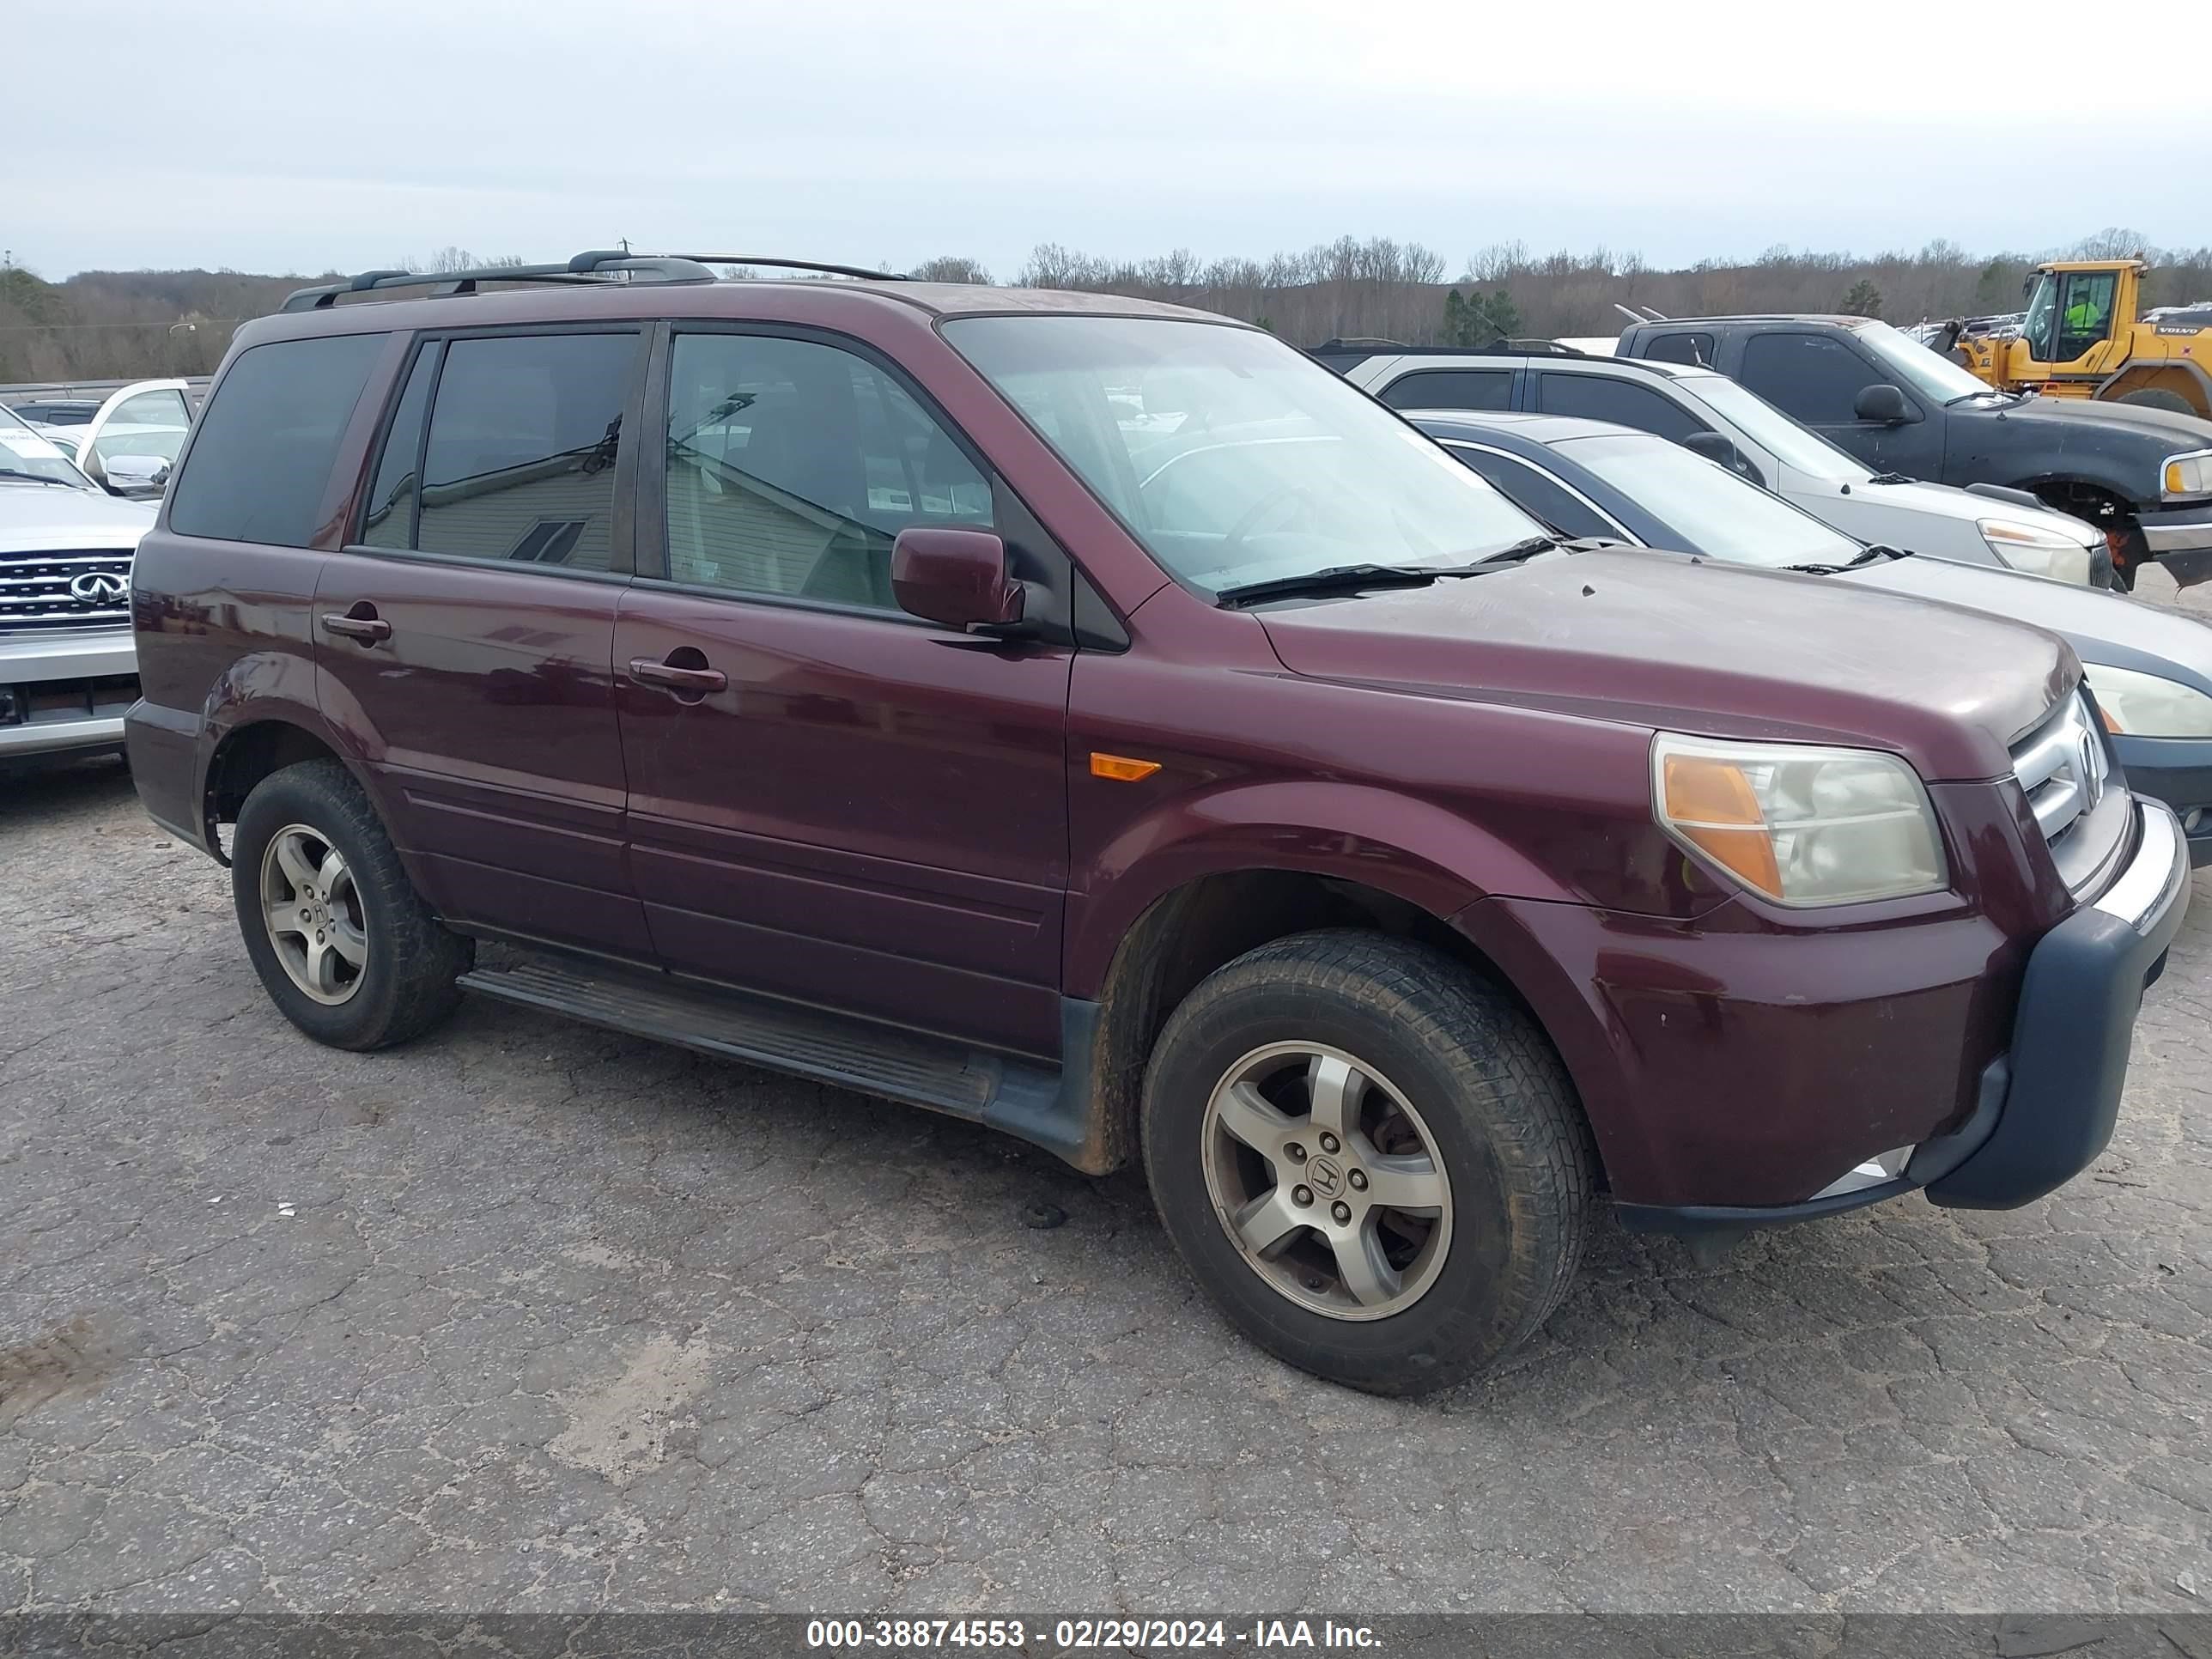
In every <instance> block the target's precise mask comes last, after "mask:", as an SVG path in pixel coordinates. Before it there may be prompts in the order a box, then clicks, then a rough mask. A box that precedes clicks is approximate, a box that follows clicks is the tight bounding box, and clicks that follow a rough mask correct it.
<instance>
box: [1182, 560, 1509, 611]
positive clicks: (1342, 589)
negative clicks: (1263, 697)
mask: <svg viewBox="0 0 2212 1659" xmlns="http://www.w3.org/2000/svg"><path fill="white" fill-rule="evenodd" d="M1481 570H1482V566H1480V565H1455V564H1427V565H1422V564H1333V565H1330V566H1329V567H1328V568H1326V569H1323V570H1306V571H1301V572H1300V573H1299V574H1297V575H1295V576H1270V577H1268V578H1267V580H1264V581H1256V582H1238V583H1237V585H1236V586H1233V587H1225V588H1223V589H1222V590H1221V591H1220V592H1218V593H1216V594H1215V595H1214V596H1213V600H1214V603H1215V604H1216V605H1249V604H1250V603H1252V602H1253V601H1254V600H1255V599H1288V598H1291V597H1292V596H1294V595H1297V594H1304V593H1356V592H1359V590H1360V589H1362V588H1365V587H1426V586H1428V585H1429V584H1430V583H1431V582H1432V581H1435V580H1437V578H1438V577H1440V576H1473V575H1478V574H1480V573H1481Z"/></svg>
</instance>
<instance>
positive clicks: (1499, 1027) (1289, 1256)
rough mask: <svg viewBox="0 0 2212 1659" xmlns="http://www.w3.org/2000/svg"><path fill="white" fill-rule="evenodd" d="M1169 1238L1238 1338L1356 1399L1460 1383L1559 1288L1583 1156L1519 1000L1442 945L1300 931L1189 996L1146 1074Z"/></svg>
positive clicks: (1153, 1158)
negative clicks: (1341, 1386) (1358, 1392)
mask: <svg viewBox="0 0 2212 1659" xmlns="http://www.w3.org/2000/svg"><path fill="white" fill-rule="evenodd" d="M1144 1134H1145V1167H1146V1174H1147V1176H1149V1177H1150V1180H1151V1182H1152V1195H1153V1199H1154V1201H1155V1202H1156V1203H1157V1204H1158V1206H1159V1211H1160V1215H1161V1218H1162V1220H1163V1222H1164V1225H1165V1226H1166V1228H1167V1231H1168V1234H1169V1236H1170V1237H1171V1238H1172V1239H1173V1240H1174V1241H1175V1244H1176V1249H1177V1250H1178V1251H1180V1252H1181V1254H1182V1257H1183V1259H1184V1261H1186V1262H1188V1264H1189V1266H1190V1268H1191V1271H1192V1272H1193V1273H1194V1274H1196V1276H1197V1277H1198V1279H1199V1281H1200V1284H1201V1285H1204V1287H1205V1288H1206V1292H1207V1294H1208V1295H1209V1296H1211V1297H1212V1298H1213V1300H1214V1301H1215V1302H1216V1303H1217V1304H1218V1305H1219V1306H1220V1308H1221V1309H1222V1310H1223V1311H1224V1312H1225V1313H1226V1314H1227V1315H1228V1316H1229V1317H1230V1318H1231V1320H1233V1321H1234V1322H1236V1323H1237V1325H1238V1326H1239V1327H1240V1328H1243V1331H1244V1332H1245V1333H1246V1334H1248V1335H1249V1336H1250V1337H1251V1338H1252V1340H1255V1342H1257V1343H1259V1344H1260V1345H1261V1346H1263V1347H1265V1348H1267V1350H1269V1351H1270V1352H1273V1353H1274V1354H1276V1355H1278V1356H1279V1357H1280V1358H1284V1359H1285V1360H1288V1361H1289V1362H1290V1363H1291V1364H1294V1365H1297V1366H1300V1367H1302V1368H1303V1369H1304V1370H1310V1371H1314V1372H1316V1373H1318V1374H1319V1375H1321V1376H1326V1377H1329V1378H1332V1379H1334V1381H1337V1382H1340V1383H1348V1384H1349V1385H1351V1386H1352V1387H1353V1388H1358V1389H1368V1390H1370V1391H1371V1392H1373V1393H1376V1394H1394V1395H1409V1394H1419V1393H1424V1392H1426V1391H1428V1390H1430V1389H1437V1388H1442V1387H1443V1386H1445V1385H1447V1384H1449V1383H1455V1382H1458V1381H1461V1380H1462V1379H1463V1378H1465V1377H1467V1376H1470V1375H1472V1374H1473V1373H1474V1372H1475V1371H1477V1370H1480V1369H1482V1368H1483V1367H1484V1366H1485V1365H1487V1364H1490V1363H1491V1362H1492V1361H1493V1360H1495V1359H1497V1358H1499V1357H1500V1356H1501V1355H1503V1354H1504V1353H1506V1352H1509V1351H1510V1349H1511V1348H1512V1347H1513V1346H1515V1345H1516V1344H1517V1343H1519V1342H1521V1341H1522V1340H1523V1339H1525V1338H1526V1337H1527V1336H1528V1335H1529V1334H1531V1333H1532V1332H1534V1330H1535V1328H1537V1327H1538V1326H1539V1325H1541V1323H1542V1322H1544V1320H1545V1318H1546V1317H1547V1316H1548V1315H1549V1314H1550V1313H1551V1311H1552V1310H1553V1308H1554V1307H1555V1306H1557V1305H1558V1304H1559V1299H1560V1297H1562V1296H1563V1295H1565V1291H1566V1288H1567V1286H1568V1285H1569V1283H1570V1282H1571V1280H1572V1279H1573V1277H1574V1273H1575V1268H1576V1267H1577V1263H1578V1262H1579V1261H1580V1260H1581V1255H1582V1249H1583V1235H1584V1231H1585V1225H1586V1219H1587V1213H1588V1211H1589V1194H1590V1188H1591V1166H1592V1163H1593V1158H1592V1155H1591V1152H1590V1147H1589V1135H1588V1131H1587V1128H1586V1127H1585V1125H1584V1123H1583V1117H1582V1114H1581V1112H1580V1110H1579V1109H1578V1108H1577V1104H1576V1103H1575V1099H1574V1095H1573V1091H1572V1089H1571V1086H1570V1085H1569V1084H1568V1081H1567V1079H1566V1075H1565V1071H1564V1069H1563V1068H1562V1067H1561V1066H1560V1064H1559V1059H1558V1057H1557V1056H1556V1055H1555V1054H1553V1051H1552V1048H1551V1046H1550V1044H1549V1043H1548V1042H1547V1041H1546V1040H1545V1038H1544V1036H1543V1035H1542V1033H1541V1031H1539V1030H1537V1029H1536V1027H1535V1025H1534V1023H1533V1022H1532V1021H1531V1020H1530V1019H1529V1018H1528V1016H1527V1015H1526V1014H1525V1013H1524V1012H1522V1011H1521V1009H1520V1008H1519V1007H1518V1006H1516V1005H1515V1004H1514V1003H1513V1002H1512V1001H1511V1000H1510V999H1509V998H1507V997H1505V996H1504V995H1503V994H1500V993H1498V991H1496V990H1494V989H1492V987H1489V986H1487V985H1486V984H1484V983H1483V982H1482V981H1480V979H1478V978H1477V977H1476V976H1475V975H1474V974H1472V973H1470V972H1469V971H1468V969H1466V968H1465V967H1464V966H1462V964H1461V963H1457V962H1455V961H1454V960H1453V959H1452V958H1451V957H1448V956H1446V955H1444V954H1443V952H1441V951H1435V950H1432V949H1430V948H1429V947H1427V946H1425V945H1416V944H1413V943H1410V942H1408V941H1406V940H1402V939H1391V938H1388V937H1385V936H1383V935H1381V934H1376V933H1358V932H1328V933H1303V934H1298V935H1297V936H1294V937H1292V938H1290V939H1279V940H1277V941H1275V942H1274V943H1273V944H1269V945H1261V947H1260V948H1259V949H1257V950H1255V951H1250V952H1249V953H1248V954H1246V955H1244V956H1243V957H1238V958H1237V960H1236V961H1234V962H1232V963H1229V964H1228V965H1227V966H1226V967H1225V968H1223V969H1219V970H1218V972H1216V973H1215V974H1213V975H1212V976H1211V977H1209V978H1208V979H1206V981H1204V982H1203V983H1201V984H1200V986H1199V987H1198V988H1197V989H1196V990H1194V991H1193V992H1192V993H1191V994H1190V996H1189V997H1188V999H1187V1000H1185V1001H1184V1002H1183V1004H1182V1006H1181V1007H1179V1008H1177V1009H1176V1012H1175V1014H1174V1016H1173V1018H1170V1020H1169V1022H1168V1024H1167V1028H1166V1030H1164V1032H1163V1033H1162V1034H1161V1037H1160V1042H1159V1044H1158V1048H1156V1049H1155V1050H1154V1051H1153V1054H1152V1063H1151V1066H1150V1068H1149V1070H1148V1072H1147V1073H1146V1082H1145V1100H1144Z"/></svg>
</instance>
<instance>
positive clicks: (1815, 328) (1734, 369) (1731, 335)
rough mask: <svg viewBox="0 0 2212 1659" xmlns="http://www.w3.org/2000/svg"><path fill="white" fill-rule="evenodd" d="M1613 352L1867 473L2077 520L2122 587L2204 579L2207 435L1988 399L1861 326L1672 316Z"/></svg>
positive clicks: (2209, 429)
mask: <svg viewBox="0 0 2212 1659" xmlns="http://www.w3.org/2000/svg"><path fill="white" fill-rule="evenodd" d="M1618 351H1619V355H1620V356H1623V357H1646V358H1656V359H1657V360H1658V361H1660V362H1678V363H1702V364H1704V365H1705V367H1706V368H1715V369H1718V370H1719V371H1720V372H1721V373H1722V374H1726V375H1729V376H1730V377H1732V378H1733V379H1735V380H1739V381H1741V383H1742V384H1743V385H1744V386H1747V387H1748V388H1750V389H1751V390H1752V391H1753V392H1757V393H1758V394H1759V396H1760V397H1762V398H1765V399H1766V401H1767V402H1769V403H1771V404H1774V405H1775V406H1776V407H1777V408H1778V409H1780V410H1783V411H1784V413H1785V414H1788V415H1791V416H1796V418H1797V419H1798V420H1799V421H1801V422H1803V423H1804V424H1805V425H1807V426H1809V427H1811V428H1814V430H1815V431H1817V432H1819V433H1820V435H1821V436H1823V437H1825V438H1826V439H1828V440H1829V441H1831V442H1832V443H1835V444H1837V445H1838V446H1840V447H1842V448H1844V449H1846V450H1849V451H1850V453H1852V454H1854V455H1856V456H1857V457H1858V458H1859V459H1861V460H1862V461H1863V462H1865V463H1866V464H1867V465H1869V466H1871V467H1875V468H1878V469H1881V470H1882V471H1890V472H1899V473H1902V474H1904V475H1905V477H1908V478H1920V479H1924V480H1926V481H1927V482H1929V483H1946V484H1960V485H1964V486H1966V487H1969V488H1972V487H1975V486H1980V487H1982V488H1984V489H1989V488H2002V489H2018V490H2025V491H2027V492H2028V493H2029V494H2031V495H2034V496H2035V497H2037V498H2038V499H2039V500H2040V501H2043V502H2044V503H2045V505H2046V506H2049V507H2055V508H2057V510H2058V511H2060V512H2062V513H2072V514H2074V515H2075V517H2076V518H2081V519H2087V520H2089V521H2090V522H2091V523H2092V524H2094V525H2097V526H2100V528H2101V529H2103V530H2104V532H2105V533H2106V538H2107V539H2108V540H2109V541H2110V542H2111V544H2112V562H2113V566H2114V568H2115V569H2116V570H2117V571H2118V574H2119V579H2120V580H2121V582H2122V583H2123V584H2124V586H2130V587H2132V586H2134V585H2135V576H2136V572H2137V571H2138V570H2140V569H2141V568H2142V565H2143V563H2144V562H2145V561H2147V560H2149V559H2156V560H2157V561H2158V562H2160V564H2161V565H2163V566H2164V567H2165V568H2166V571H2167V573H2168V574H2170V575H2172V578H2173V579H2174V580H2175V581H2176V582H2177V583H2179V585H2180V586H2184V587H2187V586H2192V585H2194V584H2195V583H2197V582H2202V581H2212V422H2206V421H2202V420H2199V419H2197V417H2196V416H2193V415H2182V414H2175V413H2172V412H2169V411H2167V410H2162V409H2150V408H2145V407H2143V406H2141V405H2138V404H2112V403H2093V402H2090V401H2088V400H2087V399H2075V398H2043V397H2037V396H2034V395H2033V394H2027V395H2023V394H2021V393H2016V392H1993V391H1991V390H1990V388H1989V387H1988V386H1984V384H1983V383H1982V382H1981V381H1979V380H1976V379H1975V378H1974V377H1973V376H1972V375H1971V374H1968V373H1967V372H1966V370H1965V369H1963V368H1960V367H1959V365H1958V364H1956V363H1954V362H1951V361H1950V360H1949V359H1948V358H1947V357H1942V356H1937V355H1936V353H1935V352H1932V351H1930V350H1929V349H1927V348H1926V347H1925V346H1923V345H1920V344H1918V343H1916V342H1914V341H1912V340H1910V339H1908V338H1906V337H1905V336H1904V335H1902V334H1900V333H1899V332H1898V331H1896V330H1895V329H1893V328H1892V327H1890V326H1889V325H1887V324H1886V323H1883V322H1880V321H1877V320H1875V319H1872V318H1867V317H1820V316H1778V317H1672V318H1668V319H1664V320H1658V321H1652V322H1648V323H1639V324H1635V325H1632V326H1630V327H1629V328H1627V329H1626V330H1625V331H1623V332H1622V334H1621V337H1620V346H1619V348H1618Z"/></svg>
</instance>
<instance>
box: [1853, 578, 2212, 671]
mask: <svg viewBox="0 0 2212 1659" xmlns="http://www.w3.org/2000/svg"><path fill="white" fill-rule="evenodd" d="M1826 580H1829V581H1832V582H1838V583H1848V584H1849V585H1850V586H1854V587H1861V588H1880V589H1881V590H1882V591H1884V592H1892V593H1905V594H1911V596H1913V597H1914V598H1917V599H1940V600H1942V601H1943V602H1944V603H1945V604H1948V605H1971V606H1972V607H1973V608H1974V609H1975V610H1977V611H1988V612H1990V614H1991V615H1993V616H1998V617H2010V618H2012V619H2013V620H2014V621H2015V622H2023V623H2033V624H2034V625H2035V626H2036V627H2038V628H2047V629H2050V630H2051V632H2052V633H2054V634H2057V635H2061V636H2063V638H2064V639H2065V641H2066V643H2067V644H2069V645H2070V646H2072V647H2074V654H2075V656H2077V657H2079V658H2081V660H2082V661H2083V662H2084V663H2087V664H2090V665H2096V664H2100V663H2102V664H2104V665H2106V666H2108V667H2113V668H2137V669H2141V670H2142V671H2143V672H2145V673H2148V674H2158V675H2161V676H2163V677H2164V678H2167V679H2174V680H2180V681H2183V682H2184V683H2185V684H2190V685H2193V686H2195V687H2196V688H2197V690H2201V691H2203V692H2206V693H2208V694H2212V628H2208V627H2207V626H2206V625H2205V624H2204V623H2202V622H2200V621H2198V620H2197V618H2196V617H2191V616H2185V615H2184V614H2182V613H2181V612H2179V611H2168V610H2166V609H2163V608H2162V607H2160V606H2158V605H2144V604H2142V603H2140V602H2139V601H2137V600H2135V599H2126V598H2124V597H2122V596H2121V595H2120V594H2118V593H2106V592H2098V591H2097V590H2095V589H2093V588H2087V587H2075V586H2070V585H2069V584H2068V583H2065V582H2054V581H2046V580H2044V579H2043V578H2042V577H2040V576H2029V575H2024V574H2021V573H2020V572H2019V571H2015V570H1994V569H1990V568H1986V567H1984V566H1981V565H1970V564H1952V563H1948V562H1946V561H1944V560H1942V559H1892V560H1890V561H1889V562H1887V563H1885V564H1870V565H1867V566H1865V567H1863V568H1861V569H1857V570H1847V571H1844V572H1841V573H1839V574H1837V575H1834V576H1831V577H1828V578H1826ZM2090 678H2091V679H2092V680H2094V678H2095V676H2094V675H2091V677H2090Z"/></svg>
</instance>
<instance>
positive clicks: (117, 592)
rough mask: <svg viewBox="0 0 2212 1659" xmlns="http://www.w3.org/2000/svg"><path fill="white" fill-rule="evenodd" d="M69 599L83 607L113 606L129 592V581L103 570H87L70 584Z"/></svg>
mask: <svg viewBox="0 0 2212 1659" xmlns="http://www.w3.org/2000/svg"><path fill="white" fill-rule="evenodd" d="M69 591H70V598H71V599H76V600H77V601H78V602H79V603H81V604H83V605H113V604H115V603H116V602H117V601H118V599H122V598H123V596H124V595H125V594H126V593H128V592H130V591H131V583H130V581H129V580H127V579H126V578H125V577H122V576H111V575H110V574H108V573H107V572H106V571H105V570H88V571H87V572H86V573H85V574H83V575H82V576H79V577H78V578H76V580H74V581H72V582H71V583H70V589H69Z"/></svg>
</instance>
